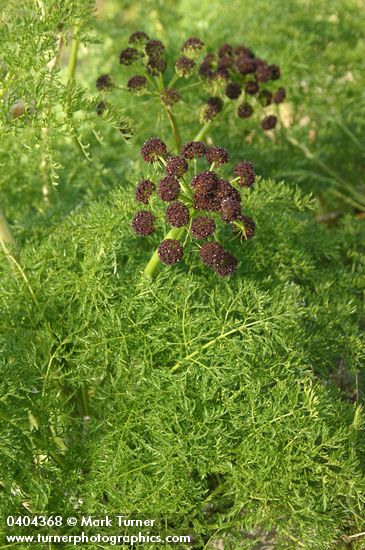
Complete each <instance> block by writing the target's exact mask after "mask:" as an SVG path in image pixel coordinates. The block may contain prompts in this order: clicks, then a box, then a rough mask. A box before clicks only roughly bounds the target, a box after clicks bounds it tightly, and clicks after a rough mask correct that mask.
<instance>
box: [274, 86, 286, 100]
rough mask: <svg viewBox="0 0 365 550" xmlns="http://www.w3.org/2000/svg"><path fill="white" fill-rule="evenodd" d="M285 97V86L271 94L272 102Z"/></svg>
mask: <svg viewBox="0 0 365 550" xmlns="http://www.w3.org/2000/svg"><path fill="white" fill-rule="evenodd" d="M285 97H286V91H285V88H278V89H277V90H276V92H275V93H274V95H273V98H272V99H273V102H274V103H282V102H283V101H284V99H285Z"/></svg>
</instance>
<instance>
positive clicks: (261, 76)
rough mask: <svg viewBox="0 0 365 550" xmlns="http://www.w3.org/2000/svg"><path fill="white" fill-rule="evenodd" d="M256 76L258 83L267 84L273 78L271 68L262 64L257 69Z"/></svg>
mask: <svg viewBox="0 0 365 550" xmlns="http://www.w3.org/2000/svg"><path fill="white" fill-rule="evenodd" d="M255 76H256V79H257V81H258V82H267V81H268V80H270V79H271V76H272V73H271V69H270V67H269V66H268V65H267V64H266V63H260V64H259V66H258V67H257V69H256V72H255Z"/></svg>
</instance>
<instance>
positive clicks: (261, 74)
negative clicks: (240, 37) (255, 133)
mask: <svg viewBox="0 0 365 550" xmlns="http://www.w3.org/2000/svg"><path fill="white" fill-rule="evenodd" d="M199 75H200V77H201V78H202V80H203V81H204V83H205V85H206V87H207V89H209V90H211V91H214V92H215V95H216V96H217V95H218V96H219V95H221V96H222V97H223V96H225V97H226V98H228V99H230V100H233V101H236V100H237V101H238V102H239V103H238V105H237V115H238V117H239V118H250V117H251V116H252V115H253V114H254V111H255V109H254V106H255V104H256V105H257V104H258V103H261V105H262V106H263V107H267V106H269V105H272V104H279V103H282V102H283V101H284V100H285V96H286V91H285V88H283V87H279V88H275V87H274V86H272V85H271V83H272V82H275V81H277V80H278V79H279V78H280V67H279V66H278V65H274V64H272V65H270V64H269V63H268V62H267V61H265V60H264V59H261V58H260V57H257V56H256V55H255V54H254V53H253V52H252V51H251V50H250V49H249V48H247V47H246V46H244V45H239V46H236V47H233V46H231V45H230V44H224V45H223V46H221V47H220V48H219V49H218V52H217V53H212V52H209V53H207V54H206V56H205V57H204V59H203V60H202V62H201V64H200V67H199ZM270 85H271V86H270ZM267 86H268V87H267ZM270 87H271V88H273V89H270ZM208 103H209V101H208ZM208 103H207V104H205V105H203V107H202V109H201V112H200V117H201V119H203V120H204V121H205V122H207V121H209V120H211V119H212V118H213V116H212V115H211V114H210V112H209V111H208V108H207V105H208ZM207 111H208V115H207V114H206V113H207ZM276 123H277V117H276V116H275V115H272V114H271V115H268V116H265V117H264V118H263V120H262V121H261V127H262V128H263V129H264V130H271V129H273V128H275V126H276Z"/></svg>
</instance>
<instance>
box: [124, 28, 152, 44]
mask: <svg viewBox="0 0 365 550" xmlns="http://www.w3.org/2000/svg"><path fill="white" fill-rule="evenodd" d="M148 40H149V38H148V36H147V34H146V33H145V32H143V31H136V32H134V33H132V34H131V35H130V37H129V40H128V42H129V43H130V44H136V45H143V44H146V42H148Z"/></svg>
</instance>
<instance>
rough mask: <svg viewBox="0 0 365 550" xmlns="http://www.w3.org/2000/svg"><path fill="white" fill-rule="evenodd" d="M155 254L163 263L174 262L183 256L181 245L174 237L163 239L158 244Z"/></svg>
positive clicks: (169, 263)
mask: <svg viewBox="0 0 365 550" xmlns="http://www.w3.org/2000/svg"><path fill="white" fill-rule="evenodd" d="M157 254H158V257H159V258H160V260H161V262H162V263H163V264H167V265H171V264H176V263H177V262H179V261H180V260H181V258H182V257H183V247H182V246H181V244H180V243H179V241H177V240H175V239H165V240H164V241H162V243H161V244H160V245H159V247H158V249H157Z"/></svg>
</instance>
